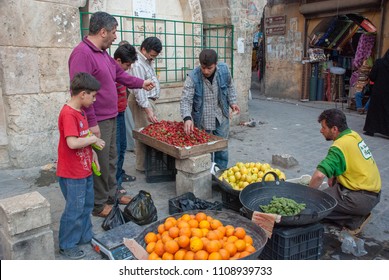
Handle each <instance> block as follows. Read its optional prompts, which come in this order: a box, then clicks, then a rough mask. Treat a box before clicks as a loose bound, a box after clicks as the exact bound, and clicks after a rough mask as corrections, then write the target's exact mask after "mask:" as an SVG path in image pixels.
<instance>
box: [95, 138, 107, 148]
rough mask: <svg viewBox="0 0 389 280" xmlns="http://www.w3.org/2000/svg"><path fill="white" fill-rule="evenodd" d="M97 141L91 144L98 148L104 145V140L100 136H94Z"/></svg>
mask: <svg viewBox="0 0 389 280" xmlns="http://www.w3.org/2000/svg"><path fill="white" fill-rule="evenodd" d="M96 139H97V141H96V142H95V143H94V144H93V147H95V148H97V147H98V148H97V149H98V150H102V149H103V148H104V147H105V141H104V140H103V139H100V138H96Z"/></svg>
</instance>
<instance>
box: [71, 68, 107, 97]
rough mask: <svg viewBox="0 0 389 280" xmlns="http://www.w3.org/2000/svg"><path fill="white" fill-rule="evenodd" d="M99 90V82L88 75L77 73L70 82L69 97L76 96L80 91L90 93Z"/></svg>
mask: <svg viewBox="0 0 389 280" xmlns="http://www.w3.org/2000/svg"><path fill="white" fill-rule="evenodd" d="M99 89H100V82H99V81H98V80H96V78H95V77H93V76H92V75H91V74H89V73H84V72H79V73H77V74H76V75H74V77H73V79H72V80H71V82H70V91H71V95H72V96H75V95H78V94H79V93H80V92H82V91H86V92H87V93H90V92H92V91H98V90H99Z"/></svg>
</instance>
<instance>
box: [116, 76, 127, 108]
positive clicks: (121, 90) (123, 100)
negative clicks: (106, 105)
mask: <svg viewBox="0 0 389 280" xmlns="http://www.w3.org/2000/svg"><path fill="white" fill-rule="evenodd" d="M116 90H117V92H118V112H119V113H120V112H124V111H125V110H126V108H127V88H126V87H125V86H123V85H121V84H119V83H116Z"/></svg>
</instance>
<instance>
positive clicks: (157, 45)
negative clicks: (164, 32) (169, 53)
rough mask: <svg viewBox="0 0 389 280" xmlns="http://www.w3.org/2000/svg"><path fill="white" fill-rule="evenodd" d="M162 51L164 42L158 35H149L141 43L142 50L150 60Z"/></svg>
mask: <svg viewBox="0 0 389 280" xmlns="http://www.w3.org/2000/svg"><path fill="white" fill-rule="evenodd" d="M161 51H162V43H161V40H159V39H158V38H157V37H148V38H146V39H145V40H144V41H143V42H142V44H141V45H140V52H141V53H142V54H143V55H144V56H145V57H146V58H147V60H149V61H153V60H154V59H156V58H157V56H158V55H159V53H160V52H161Z"/></svg>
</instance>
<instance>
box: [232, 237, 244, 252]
mask: <svg viewBox="0 0 389 280" xmlns="http://www.w3.org/2000/svg"><path fill="white" fill-rule="evenodd" d="M234 244H235V246H236V249H237V250H238V252H242V251H244V250H245V249H246V242H244V240H242V239H238V240H236V241H235V243H234Z"/></svg>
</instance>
